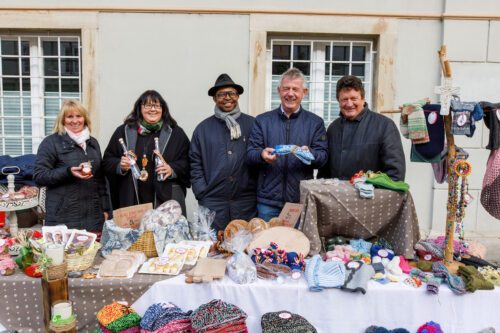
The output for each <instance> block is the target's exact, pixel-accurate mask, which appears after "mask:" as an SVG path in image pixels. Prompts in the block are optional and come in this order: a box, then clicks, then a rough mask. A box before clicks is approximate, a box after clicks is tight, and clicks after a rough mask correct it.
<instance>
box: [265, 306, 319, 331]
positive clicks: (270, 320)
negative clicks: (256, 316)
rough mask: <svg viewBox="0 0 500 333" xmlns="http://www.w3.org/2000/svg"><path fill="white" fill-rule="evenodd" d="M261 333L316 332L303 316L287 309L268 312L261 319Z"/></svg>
mask: <svg viewBox="0 0 500 333" xmlns="http://www.w3.org/2000/svg"><path fill="white" fill-rule="evenodd" d="M261 326H262V333H285V332H286V333H316V332H317V331H316V329H315V328H314V326H312V325H311V323H309V322H308V321H307V320H306V319H305V318H304V317H302V316H300V315H298V314H295V313H291V312H288V311H278V312H268V313H265V314H264V315H263V316H262V319H261Z"/></svg>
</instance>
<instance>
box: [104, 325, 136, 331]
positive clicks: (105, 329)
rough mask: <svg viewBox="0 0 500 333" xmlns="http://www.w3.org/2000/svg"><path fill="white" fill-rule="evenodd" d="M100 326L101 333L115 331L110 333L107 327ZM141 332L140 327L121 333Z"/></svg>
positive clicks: (130, 328)
mask: <svg viewBox="0 0 500 333" xmlns="http://www.w3.org/2000/svg"><path fill="white" fill-rule="evenodd" d="M99 326H100V327H99V329H100V330H101V332H103V333H113V331H110V330H109V329H107V328H106V327H105V326H102V325H99ZM140 332H141V329H140V327H139V326H133V327H129V328H127V329H126V330H123V331H120V333H140Z"/></svg>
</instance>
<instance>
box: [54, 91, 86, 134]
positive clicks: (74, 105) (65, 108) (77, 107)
mask: <svg viewBox="0 0 500 333" xmlns="http://www.w3.org/2000/svg"><path fill="white" fill-rule="evenodd" d="M71 111H78V113H80V115H82V116H83V119H84V121H85V123H84V126H87V127H88V128H89V131H90V117H89V113H88V112H87V109H85V107H84V106H83V105H82V103H80V102H79V101H77V100H76V99H67V100H65V101H64V102H63V103H62V105H61V110H60V111H59V114H58V115H57V118H56V122H55V124H54V130H53V131H52V132H53V133H57V134H64V133H66V130H65V129H64V118H66V116H67V115H68V113H70V112H71Z"/></svg>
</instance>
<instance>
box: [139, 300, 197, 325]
mask: <svg viewBox="0 0 500 333" xmlns="http://www.w3.org/2000/svg"><path fill="white" fill-rule="evenodd" d="M178 320H188V322H189V323H190V317H189V314H188V313H186V312H184V311H182V310H181V309H180V308H179V307H178V306H177V305H175V304H173V303H155V304H153V305H151V306H150V307H149V308H148V309H147V310H146V312H145V313H144V316H143V317H142V319H141V323H140V326H141V328H143V329H146V330H149V331H155V330H157V329H159V328H161V327H163V326H165V325H167V324H169V323H171V322H173V321H178Z"/></svg>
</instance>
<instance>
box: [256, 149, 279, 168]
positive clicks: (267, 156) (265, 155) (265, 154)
mask: <svg viewBox="0 0 500 333" xmlns="http://www.w3.org/2000/svg"><path fill="white" fill-rule="evenodd" d="M273 151H274V148H269V147H267V148H264V149H263V150H262V152H261V153H260V156H261V157H262V159H263V160H264V161H265V162H266V163H269V164H273V163H274V161H276V159H277V158H278V156H277V155H271V153H272V152H273Z"/></svg>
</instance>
